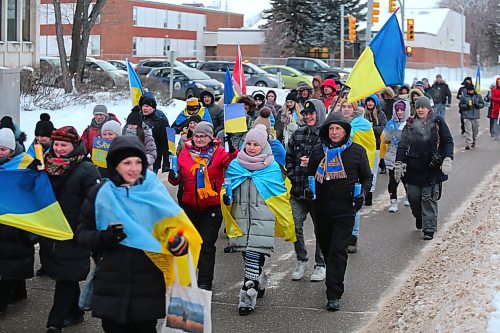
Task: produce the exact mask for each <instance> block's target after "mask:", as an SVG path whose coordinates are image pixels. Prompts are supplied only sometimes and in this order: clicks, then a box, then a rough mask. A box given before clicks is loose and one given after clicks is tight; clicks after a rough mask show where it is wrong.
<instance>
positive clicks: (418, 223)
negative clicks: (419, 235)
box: [415, 218, 422, 230]
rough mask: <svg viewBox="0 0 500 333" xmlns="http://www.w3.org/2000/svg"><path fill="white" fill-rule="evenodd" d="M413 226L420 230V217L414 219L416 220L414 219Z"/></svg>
mask: <svg viewBox="0 0 500 333" xmlns="http://www.w3.org/2000/svg"><path fill="white" fill-rule="evenodd" d="M415 227H416V228H417V229H418V230H422V218H419V219H416V220H415Z"/></svg>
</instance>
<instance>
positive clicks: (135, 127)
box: [122, 107, 158, 170]
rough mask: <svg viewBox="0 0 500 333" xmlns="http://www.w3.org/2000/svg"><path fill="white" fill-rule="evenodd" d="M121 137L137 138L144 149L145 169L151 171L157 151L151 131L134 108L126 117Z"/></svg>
mask: <svg viewBox="0 0 500 333" xmlns="http://www.w3.org/2000/svg"><path fill="white" fill-rule="evenodd" d="M122 134H123V135H131V136H137V137H138V138H139V140H140V141H141V142H142V144H143V145H144V148H145V149H146V157H147V160H148V165H147V167H148V168H149V169H150V170H153V165H154V163H155V161H156V159H157V158H158V150H157V148H156V142H155V139H154V137H153V131H152V130H151V129H150V128H149V127H148V126H147V125H146V124H145V123H144V120H143V117H142V115H141V113H140V112H138V110H137V109H136V108H135V107H134V108H133V109H132V112H130V114H129V115H128V117H127V122H126V124H125V126H124V127H123V131H122Z"/></svg>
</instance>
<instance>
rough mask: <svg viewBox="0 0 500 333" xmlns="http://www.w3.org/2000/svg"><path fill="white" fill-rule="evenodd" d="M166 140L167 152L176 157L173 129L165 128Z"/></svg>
mask: <svg viewBox="0 0 500 333" xmlns="http://www.w3.org/2000/svg"><path fill="white" fill-rule="evenodd" d="M166 131H167V140H168V151H169V152H170V154H172V155H177V150H176V149H175V129H174V128H172V127H167V128H166Z"/></svg>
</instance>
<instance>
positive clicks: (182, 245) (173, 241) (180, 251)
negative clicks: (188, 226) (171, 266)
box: [168, 229, 189, 256]
mask: <svg viewBox="0 0 500 333" xmlns="http://www.w3.org/2000/svg"><path fill="white" fill-rule="evenodd" d="M188 249H189V246H188V241H187V239H186V237H184V231H183V230H182V229H179V230H178V231H177V234H176V235H175V236H172V237H170V239H169V240H168V250H169V251H170V253H172V254H173V255H174V256H183V255H185V254H187V253H188Z"/></svg>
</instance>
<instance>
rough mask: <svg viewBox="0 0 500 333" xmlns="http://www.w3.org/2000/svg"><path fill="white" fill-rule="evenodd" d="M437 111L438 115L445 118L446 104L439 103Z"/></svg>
mask: <svg viewBox="0 0 500 333" xmlns="http://www.w3.org/2000/svg"><path fill="white" fill-rule="evenodd" d="M436 109H437V114H438V115H440V116H441V117H443V118H444V117H445V116H446V103H439V104H438V105H437V106H436Z"/></svg>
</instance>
